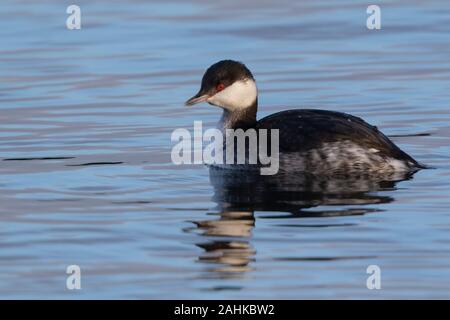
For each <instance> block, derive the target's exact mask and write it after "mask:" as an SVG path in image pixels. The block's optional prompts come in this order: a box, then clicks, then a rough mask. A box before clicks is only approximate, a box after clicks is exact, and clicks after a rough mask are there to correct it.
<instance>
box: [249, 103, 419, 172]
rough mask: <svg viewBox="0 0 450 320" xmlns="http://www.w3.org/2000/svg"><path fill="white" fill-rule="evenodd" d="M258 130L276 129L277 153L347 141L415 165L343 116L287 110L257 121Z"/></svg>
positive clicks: (375, 132)
mask: <svg viewBox="0 0 450 320" xmlns="http://www.w3.org/2000/svg"><path fill="white" fill-rule="evenodd" d="M257 129H279V134H280V151H284V152H302V151H307V150H310V149H314V148H318V147H320V145H321V144H322V143H324V142H336V141H343V140H350V141H353V142H355V143H357V144H359V145H361V146H362V147H364V148H367V149H369V148H375V149H378V150H380V153H381V154H383V155H386V156H390V157H393V158H395V159H399V160H406V161H411V162H412V163H413V164H414V165H418V163H417V162H416V161H415V160H414V159H413V158H412V157H410V156H409V155H408V154H406V153H405V152H403V151H402V150H400V148H399V147H397V146H396V145H395V144H394V143H393V142H392V141H391V140H389V138H388V137H386V136H385V135H384V134H383V133H381V132H380V131H379V130H378V128H377V127H374V126H371V125H370V124H368V123H366V122H365V121H364V120H362V119H361V118H358V117H355V116H352V115H349V114H346V113H341V112H334V111H326V110H314V109H303V110H302V109H299V110H287V111H282V112H278V113H274V114H272V115H270V116H267V117H265V118H263V119H261V120H259V121H258V123H257Z"/></svg>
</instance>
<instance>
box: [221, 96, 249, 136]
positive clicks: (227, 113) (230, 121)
mask: <svg viewBox="0 0 450 320" xmlns="http://www.w3.org/2000/svg"><path fill="white" fill-rule="evenodd" d="M257 111H258V98H256V99H255V102H253V103H252V105H251V106H248V107H245V108H239V109H234V110H227V109H223V113H222V118H221V119H220V122H219V128H220V129H222V131H224V130H226V129H243V130H246V129H249V128H253V127H254V126H255V125H256V113H257Z"/></svg>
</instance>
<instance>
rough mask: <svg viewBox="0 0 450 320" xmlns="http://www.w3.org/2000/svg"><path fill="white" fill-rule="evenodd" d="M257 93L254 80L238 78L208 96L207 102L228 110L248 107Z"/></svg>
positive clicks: (254, 99)
mask: <svg viewBox="0 0 450 320" xmlns="http://www.w3.org/2000/svg"><path fill="white" fill-rule="evenodd" d="M257 95H258V89H257V88H256V83H255V81H253V80H251V79H247V80H239V81H236V82H235V83H233V84H232V85H231V86H229V87H226V88H225V89H224V90H222V91H220V92H218V93H216V94H215V95H213V96H212V97H210V98H208V100H207V101H208V102H209V103H211V104H213V105H215V106H218V107H221V108H224V109H227V110H229V111H234V110H240V109H245V108H247V107H250V106H251V105H252V104H253V103H254V102H255V101H256V97H257Z"/></svg>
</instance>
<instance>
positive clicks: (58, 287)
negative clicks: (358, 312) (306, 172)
mask: <svg viewBox="0 0 450 320" xmlns="http://www.w3.org/2000/svg"><path fill="white" fill-rule="evenodd" d="M76 4H78V5H79V6H80V7H81V10H82V29H81V30H72V31H69V30H67V29H66V27H65V21H66V18H67V16H68V15H67V14H66V12H65V11H66V6H67V5H68V4H66V3H64V2H61V1H56V0H47V1H19V0H2V4H1V6H0V7H1V10H0V39H1V41H0V70H1V73H0V248H1V250H0V298H39V299H47V298H64V299H80V298H149V299H155V298H158V299H160V298H176V299H183V298H185V299H186V298H189V299H222V298H225V299H227V298H237V299H241V298H258V299H266V298H268V299H271V298H289V299H299V298H343V299H349V298H353V299H356V298H364V299H372V298H374V299H387V298H450V282H449V279H450V246H449V244H450V199H449V195H450V192H449V191H450V161H449V160H450V42H449V39H450V6H449V3H448V2H447V1H444V0H442V1H427V2H422V1H378V3H377V4H378V5H380V7H381V12H382V29H381V30H368V29H367V28H366V18H367V14H366V8H367V5H368V4H369V3H367V2H364V1H349V0H348V1H347V0H345V1H324V0H321V1H293V0H282V1H276V2H275V1H256V0H250V1H245V2H244V1H234V0H228V1H221V2H220V3H219V2H211V1H201V0H195V1H173V0H165V1H159V0H153V1H138V0H127V1H124V0H120V1H119V0H117V1H106V0H102V1H81V0H78V1H76ZM224 58H232V59H236V60H241V61H243V62H245V63H246V64H247V66H248V67H249V68H250V69H251V70H252V71H253V73H254V75H255V78H256V79H257V83H258V87H259V92H260V97H259V102H260V108H259V117H262V116H265V115H268V114H271V113H274V112H276V111H280V110H284V109H292V108H300V107H304V108H320V109H329V110H336V111H343V112H348V113H351V114H354V115H357V116H360V117H363V118H364V119H365V120H367V121H368V122H370V123H372V124H374V125H377V126H378V127H379V128H380V129H381V130H382V131H383V132H384V133H385V134H387V135H389V136H391V137H392V139H393V140H394V141H395V142H396V143H397V144H398V145H399V146H400V147H401V148H402V149H404V150H405V151H406V152H408V153H409V154H411V155H413V156H414V157H415V158H416V159H417V160H419V161H421V162H423V163H426V164H427V165H429V166H431V167H433V168H434V169H429V170H423V171H420V172H418V173H416V174H415V175H414V176H413V177H410V178H409V179H406V180H404V181H398V182H395V183H384V184H380V185H377V186H376V187H375V188H374V187H373V186H371V187H370V188H369V187H367V186H366V185H365V184H364V183H359V184H358V186H359V187H361V189H357V188H355V187H354V186H353V185H352V186H350V188H349V187H348V186H347V187H346V186H342V185H333V186H332V187H331V190H330V188H329V190H326V192H323V190H322V191H320V190H319V191H317V190H314V192H313V193H312V194H311V192H309V191H308V190H306V192H305V190H303V191H301V192H297V191H295V192H294V191H292V190H289V191H287V192H286V190H278V191H279V192H271V191H270V190H269V191H268V190H267V189H264V186H263V185H251V184H250V185H248V184H245V183H243V184H242V185H241V184H238V186H237V187H233V188H229V187H227V186H226V184H223V183H222V182H223V181H222V182H221V181H219V182H217V180H215V179H214V177H210V174H209V171H208V169H207V168H206V167H204V166H201V165H192V166H189V165H183V166H176V165H174V164H172V162H171V158H170V151H171V148H172V146H173V143H172V142H171V141H170V135H171V133H172V131H173V130H174V129H176V128H187V129H189V130H191V131H192V129H193V122H194V121H197V120H202V121H204V126H205V127H213V126H214V125H215V123H216V121H217V120H218V118H219V117H220V111H219V110H218V109H217V108H214V107H211V106H208V105H199V106H196V107H194V108H187V107H185V106H184V105H183V102H184V101H185V100H186V99H187V98H189V97H191V96H192V95H193V94H194V93H195V92H196V91H197V90H198V87H199V83H200V79H201V76H202V74H203V72H204V70H205V68H207V67H208V66H209V65H210V64H212V63H214V62H216V61H218V60H221V59H224ZM231 180H232V181H235V180H233V179H231ZM72 264H76V265H79V266H80V268H81V273H82V276H81V283H82V284H81V285H82V289H81V290H68V289H67V288H66V279H67V276H68V275H67V274H66V268H67V266H69V265H72ZM369 265H377V266H379V267H380V269H381V289H380V290H369V289H367V286H366V279H367V277H368V276H369V275H368V274H367V273H366V269H367V267H368V266H369Z"/></svg>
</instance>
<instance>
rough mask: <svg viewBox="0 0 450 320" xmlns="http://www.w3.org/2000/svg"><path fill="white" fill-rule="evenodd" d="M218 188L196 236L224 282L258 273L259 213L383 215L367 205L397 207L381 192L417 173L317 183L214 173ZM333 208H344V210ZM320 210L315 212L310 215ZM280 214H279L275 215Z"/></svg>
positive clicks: (292, 177) (303, 176)
mask: <svg viewBox="0 0 450 320" xmlns="http://www.w3.org/2000/svg"><path fill="white" fill-rule="evenodd" d="M209 174H210V182H211V184H212V186H213V187H214V196H213V200H214V202H215V203H217V207H216V210H217V211H216V212H217V213H209V214H208V215H211V216H215V218H214V219H206V220H202V221H196V222H194V223H195V225H196V228H195V229H196V230H197V231H198V232H200V234H201V236H203V237H204V238H205V239H207V241H206V242H204V241H203V242H201V243H198V244H197V246H198V247H200V248H202V249H203V250H204V252H203V254H201V256H200V257H199V261H201V262H204V263H208V264H211V265H212V267H211V268H210V269H208V270H209V271H212V272H214V274H215V275H216V276H219V277H222V278H223V277H226V278H229V277H242V276H244V275H245V273H246V271H249V270H251V269H252V267H251V263H252V261H254V260H255V257H256V250H255V249H254V247H253V246H252V244H251V238H252V232H253V229H254V227H255V216H254V212H255V211H258V212H274V214H273V215H269V216H268V215H264V218H269V219H270V218H272V219H283V218H308V217H336V216H351V215H363V214H366V213H371V212H376V211H380V209H375V208H370V207H368V206H367V205H372V204H382V203H389V202H392V201H393V200H394V199H393V198H392V197H390V196H383V195H380V194H378V193H377V191H385V190H395V185H396V183H398V182H399V181H403V180H409V179H411V178H412V176H413V174H414V173H407V174H406V173H405V174H399V173H396V174H391V175H389V176H386V175H385V176H373V175H372V176H359V177H355V176H353V177H333V178H330V177H317V176H315V177H314V176H309V175H307V174H300V173H299V174H292V173H290V174H285V175H283V174H277V175H276V176H261V175H259V174H257V173H255V174H251V173H249V172H232V171H231V172H230V171H228V170H217V169H213V168H211V169H210V172H209ZM329 206H339V207H340V209H335V208H330V209H327V207H329ZM312 208H316V209H315V210H310V209H312ZM275 212H276V214H275Z"/></svg>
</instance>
